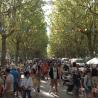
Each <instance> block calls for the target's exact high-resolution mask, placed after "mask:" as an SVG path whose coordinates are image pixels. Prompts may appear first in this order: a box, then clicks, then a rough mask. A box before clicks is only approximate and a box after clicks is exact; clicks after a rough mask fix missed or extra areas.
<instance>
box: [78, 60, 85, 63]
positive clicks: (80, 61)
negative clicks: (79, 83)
mask: <svg viewBox="0 0 98 98" xmlns="http://www.w3.org/2000/svg"><path fill="white" fill-rule="evenodd" d="M76 62H77V63H84V61H83V60H77V61H76Z"/></svg>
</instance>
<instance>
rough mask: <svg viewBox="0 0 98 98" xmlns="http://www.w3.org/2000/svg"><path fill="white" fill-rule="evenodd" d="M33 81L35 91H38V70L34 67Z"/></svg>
mask: <svg viewBox="0 0 98 98" xmlns="http://www.w3.org/2000/svg"><path fill="white" fill-rule="evenodd" d="M31 74H32V82H33V88H34V90H35V91H37V78H36V70H35V69H34V68H33V69H32V73H31Z"/></svg>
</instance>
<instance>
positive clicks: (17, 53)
mask: <svg viewBox="0 0 98 98" xmlns="http://www.w3.org/2000/svg"><path fill="white" fill-rule="evenodd" d="M19 45H20V41H19V40H17V42H16V55H15V64H16V66H17V65H18V57H19Z"/></svg>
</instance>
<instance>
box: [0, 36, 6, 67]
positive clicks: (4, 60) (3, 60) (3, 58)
mask: <svg viewBox="0 0 98 98" xmlns="http://www.w3.org/2000/svg"><path fill="white" fill-rule="evenodd" d="M5 65H6V34H2V54H1V66H5Z"/></svg>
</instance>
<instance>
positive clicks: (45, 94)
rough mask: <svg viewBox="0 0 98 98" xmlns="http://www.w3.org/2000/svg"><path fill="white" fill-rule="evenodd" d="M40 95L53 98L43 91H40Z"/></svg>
mask: <svg viewBox="0 0 98 98" xmlns="http://www.w3.org/2000/svg"><path fill="white" fill-rule="evenodd" d="M41 93H42V94H43V95H44V96H46V97H50V98H53V97H54V96H53V95H51V94H49V92H45V91H41Z"/></svg>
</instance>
